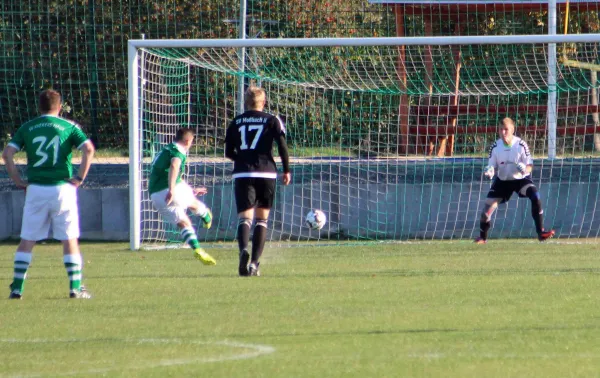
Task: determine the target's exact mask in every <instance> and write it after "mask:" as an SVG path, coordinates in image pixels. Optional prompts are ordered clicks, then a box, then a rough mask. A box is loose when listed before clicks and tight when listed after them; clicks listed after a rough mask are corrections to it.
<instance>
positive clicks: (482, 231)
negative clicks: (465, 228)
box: [479, 221, 492, 240]
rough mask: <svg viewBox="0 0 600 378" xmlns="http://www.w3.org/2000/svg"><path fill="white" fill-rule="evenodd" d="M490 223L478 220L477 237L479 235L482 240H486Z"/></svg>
mask: <svg viewBox="0 0 600 378" xmlns="http://www.w3.org/2000/svg"><path fill="white" fill-rule="evenodd" d="M491 225H492V223H491V222H484V221H479V237H481V238H482V239H483V240H487V234H488V230H489V229H490V226H491Z"/></svg>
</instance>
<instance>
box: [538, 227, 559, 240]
mask: <svg viewBox="0 0 600 378" xmlns="http://www.w3.org/2000/svg"><path fill="white" fill-rule="evenodd" d="M554 234H555V232H554V230H550V231H542V233H541V234H539V235H538V240H539V241H541V242H542V241H544V240H548V239H550V238H551V237H553V236H554Z"/></svg>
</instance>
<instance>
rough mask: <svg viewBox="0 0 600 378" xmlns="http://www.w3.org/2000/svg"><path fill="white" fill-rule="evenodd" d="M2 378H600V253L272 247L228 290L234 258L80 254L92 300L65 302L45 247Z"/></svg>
mask: <svg viewBox="0 0 600 378" xmlns="http://www.w3.org/2000/svg"><path fill="white" fill-rule="evenodd" d="M14 248H15V244H2V245H0V266H1V268H2V269H1V272H2V273H1V277H0V285H2V286H1V287H2V288H4V289H5V292H4V294H2V295H6V296H5V297H4V298H0V302H1V303H2V304H1V305H0V324H1V330H2V331H1V333H0V366H1V369H0V376H2V377H13V376H22V377H39V376H82V377H84V376H110V377H135V376H139V377H183V376H189V377H430V376H439V377H517V376H520V377H551V376H552V377H573V376H582V377H589V376H597V374H598V372H599V371H600V341H599V340H600V305H599V300H600V290H599V288H600V253H599V252H600V248H599V247H598V244H593V243H585V242H578V241H577V240H569V241H561V240H558V241H551V242H548V243H545V244H541V243H537V242H534V241H530V240H492V241H491V242H490V243H488V245H485V246H477V245H474V244H472V243H470V242H468V241H452V242H450V241H440V242H414V243H398V244H375V245H358V246H357V245H354V246H342V247H340V246H317V247H308V246H305V247H294V248H277V247H270V248H268V249H267V250H266V251H265V254H264V257H263V265H262V267H261V268H262V269H261V270H262V273H263V276H262V277H249V278H240V277H237V276H236V274H237V253H236V251H235V247H234V245H233V244H231V245H230V247H229V246H226V248H215V249H210V250H209V251H210V252H211V253H212V254H213V255H214V256H215V258H217V260H218V265H217V266H214V267H207V266H203V265H202V264H201V263H200V262H198V261H196V260H194V259H193V256H192V252H191V251H190V250H189V249H183V250H163V251H142V252H130V251H128V250H127V245H126V244H99V243H84V244H83V245H82V250H83V252H84V258H85V268H84V282H85V284H86V286H87V287H88V289H89V291H90V292H91V293H92V294H93V295H94V298H93V299H92V300H87V301H86V300H70V299H68V298H67V297H68V282H67V275H66V273H65V271H64V268H63V266H62V259H61V248H60V246H59V245H57V244H53V245H40V246H38V247H37V248H36V250H35V254H34V258H33V264H32V266H31V268H30V270H29V275H28V277H29V279H28V281H27V283H26V286H25V292H24V298H23V300H21V301H9V300H8V299H6V298H7V297H8V288H7V286H8V284H9V283H10V281H11V278H12V259H13V252H14Z"/></svg>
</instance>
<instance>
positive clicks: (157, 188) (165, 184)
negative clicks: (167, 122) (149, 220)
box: [148, 128, 217, 265]
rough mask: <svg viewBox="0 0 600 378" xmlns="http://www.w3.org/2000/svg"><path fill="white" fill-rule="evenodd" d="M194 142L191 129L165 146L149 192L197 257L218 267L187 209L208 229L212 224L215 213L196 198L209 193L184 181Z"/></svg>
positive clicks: (154, 203)
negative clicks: (206, 248)
mask: <svg viewBox="0 0 600 378" xmlns="http://www.w3.org/2000/svg"><path fill="white" fill-rule="evenodd" d="M193 142H194V132H193V131H192V129H189V128H181V129H179V130H177V134H176V136H175V141H174V142H173V143H171V144H169V145H167V146H165V147H164V148H163V149H162V150H161V151H160V153H159V154H158V155H156V157H155V158H154V161H153V162H152V170H151V172H150V180H149V183H148V192H149V193H150V198H151V199H152V204H153V205H154V207H155V208H156V210H157V211H158V212H159V213H160V215H161V216H162V217H163V219H164V220H165V221H167V222H169V223H171V224H173V225H176V226H177V228H179V230H180V232H181V236H182V237H183V240H184V241H185V242H186V243H188V244H189V246H190V247H192V249H193V250H194V256H195V257H196V258H197V259H198V260H200V261H202V263H203V264H204V265H215V264H216V263H217V262H216V261H215V259H214V258H213V257H212V256H211V255H209V254H208V253H206V251H205V250H204V249H202V248H200V243H199V242H198V237H197V236H196V232H195V231H194V227H192V221H191V220H190V218H189V217H188V215H187V210H190V211H191V212H192V213H193V214H195V215H198V216H200V219H202V223H203V224H202V226H203V227H204V228H206V229H208V228H210V226H211V225H212V213H211V212H210V210H209V209H208V208H207V207H206V205H205V204H204V203H203V202H201V201H200V200H198V199H197V198H196V196H198V195H204V194H206V193H207V190H206V188H204V187H202V188H195V189H192V187H190V186H189V185H188V184H187V183H186V182H185V181H184V180H183V179H182V175H183V173H184V171H185V162H186V159H187V153H188V151H189V149H190V147H191V146H192V143H193Z"/></svg>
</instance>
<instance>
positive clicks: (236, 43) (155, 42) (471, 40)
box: [128, 33, 600, 49]
mask: <svg viewBox="0 0 600 378" xmlns="http://www.w3.org/2000/svg"><path fill="white" fill-rule="evenodd" d="M597 41H600V33H592V34H557V35H493V36H487V35H486V36H482V35H478V36H454V37H369V38H265V39H176V40H166V39H130V40H129V41H128V46H129V48H134V49H136V48H180V47H188V48H196V47H212V48H217V47H229V48H241V47H324V46H329V47H335V46H348V47H352V46H419V45H433V46H439V45H483V44H486V45H509V44H548V43H581V42H597Z"/></svg>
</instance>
